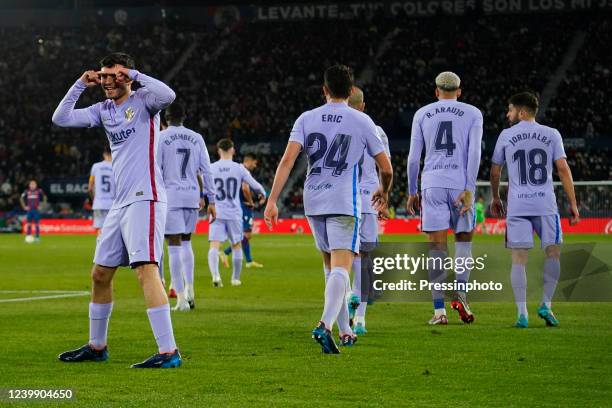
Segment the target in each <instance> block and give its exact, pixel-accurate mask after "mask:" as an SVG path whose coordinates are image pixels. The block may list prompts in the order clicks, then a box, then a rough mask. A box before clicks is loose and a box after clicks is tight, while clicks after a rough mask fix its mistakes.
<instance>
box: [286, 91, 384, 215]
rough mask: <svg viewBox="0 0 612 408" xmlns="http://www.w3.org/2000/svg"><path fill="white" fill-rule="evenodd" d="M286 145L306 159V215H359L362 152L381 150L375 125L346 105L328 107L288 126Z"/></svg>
mask: <svg viewBox="0 0 612 408" xmlns="http://www.w3.org/2000/svg"><path fill="white" fill-rule="evenodd" d="M289 141H292V142H296V143H299V144H300V145H301V146H302V148H303V149H304V150H305V152H306V154H307V156H308V174H307V176H306V181H305V182H304V212H305V213H306V215H332V214H333V215H352V216H355V217H360V216H361V194H360V192H359V185H358V182H359V181H358V171H359V169H358V166H359V161H360V159H361V157H362V156H363V154H364V151H366V154H369V155H370V156H376V155H377V154H379V153H381V152H383V151H384V147H383V144H382V142H381V141H380V139H379V138H378V136H377V131H376V126H375V125H374V122H373V121H372V119H370V117H369V116H368V115H366V114H365V113H362V112H359V111H358V110H356V109H353V108H350V107H349V106H348V105H347V104H346V103H327V104H325V105H323V106H321V107H318V108H316V109H313V110H311V111H307V112H304V113H303V114H302V115H301V116H300V117H299V118H298V119H297V120H296V122H295V124H294V125H293V129H292V130H291V136H290V137H289Z"/></svg>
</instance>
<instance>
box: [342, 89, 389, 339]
mask: <svg viewBox="0 0 612 408" xmlns="http://www.w3.org/2000/svg"><path fill="white" fill-rule="evenodd" d="M348 105H349V106H350V107H351V108H353V109H357V110H358V111H360V112H363V111H364V109H365V102H364V97H363V91H362V90H361V89H359V88H358V87H356V86H354V87H353V93H352V94H351V96H350V97H349V99H348ZM376 133H377V136H378V138H379V139H380V141H381V142H382V144H383V146H384V147H385V153H387V156H389V158H391V153H390V152H389V139H388V138H387V135H386V134H385V131H384V130H383V129H382V128H381V127H380V126H376ZM358 178H359V192H360V194H361V222H360V224H359V254H358V255H356V256H355V259H354V260H353V285H352V295H351V296H350V299H349V304H348V307H349V318H350V320H351V326H353V324H352V323H353V320H354V328H353V330H354V332H355V334H357V335H359V334H366V333H367V331H366V328H365V312H366V306H367V305H368V303H367V302H365V301H364V302H361V295H362V293H363V292H364V290H367V289H366V288H369V287H370V285H369V282H368V281H364V280H363V277H366V276H368V275H366V274H363V275H362V273H361V266H362V262H364V263H365V265H366V267H369V266H367V264H368V263H369V261H370V259H369V257H368V254H369V252H371V251H372V250H373V249H374V247H375V246H376V244H377V242H378V216H377V214H378V212H377V211H376V209H374V207H373V206H372V194H373V193H374V192H375V191H376V189H378V187H379V185H380V183H379V179H378V173H377V172H376V162H375V161H374V158H373V157H372V156H370V155H368V154H367V152H365V151H364V152H363V156H362V157H361V160H360V161H359V177H358ZM366 293H367V292H366Z"/></svg>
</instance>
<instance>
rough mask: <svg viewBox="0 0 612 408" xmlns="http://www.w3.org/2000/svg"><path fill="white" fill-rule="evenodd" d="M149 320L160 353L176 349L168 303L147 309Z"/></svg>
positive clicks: (171, 351)
mask: <svg viewBox="0 0 612 408" xmlns="http://www.w3.org/2000/svg"><path fill="white" fill-rule="evenodd" d="M147 315H149V322H150V323H151V329H153V335H154V336H155V341H156V342H157V348H158V349H159V352H160V353H173V352H174V350H176V342H175V341H174V333H173V331H172V320H171V319H170V305H169V304H168V303H165V304H163V305H160V306H157V307H152V308H149V309H147Z"/></svg>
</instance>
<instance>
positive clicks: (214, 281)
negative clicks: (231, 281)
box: [212, 279, 223, 288]
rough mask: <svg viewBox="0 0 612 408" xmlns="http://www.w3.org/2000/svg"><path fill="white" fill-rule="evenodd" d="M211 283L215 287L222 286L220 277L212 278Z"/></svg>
mask: <svg viewBox="0 0 612 408" xmlns="http://www.w3.org/2000/svg"><path fill="white" fill-rule="evenodd" d="M212 284H213V286H214V287H215V288H222V287H223V282H222V281H221V279H213V281H212Z"/></svg>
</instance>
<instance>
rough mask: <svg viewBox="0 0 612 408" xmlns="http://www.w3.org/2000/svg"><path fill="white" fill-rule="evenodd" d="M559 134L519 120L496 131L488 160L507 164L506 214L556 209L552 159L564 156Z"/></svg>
mask: <svg viewBox="0 0 612 408" xmlns="http://www.w3.org/2000/svg"><path fill="white" fill-rule="evenodd" d="M564 157H566V156H565V150H564V149H563V141H562V139H561V135H560V134H559V132H558V131H557V130H556V129H553V128H550V127H548V126H544V125H541V124H539V123H537V122H529V121H521V122H519V123H518V124H516V125H514V126H512V127H511V128H509V129H505V130H503V131H502V132H501V134H500V135H499V138H498V139H497V144H496V145H495V151H494V152H493V158H492V161H493V163H495V164H498V165H503V164H504V163H506V164H507V166H508V182H509V189H508V211H507V213H508V215H509V216H536V215H554V214H557V213H558V209H557V200H556V198H555V192H554V190H553V174H552V171H553V163H554V162H555V161H556V160H559V159H561V158H564Z"/></svg>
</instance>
